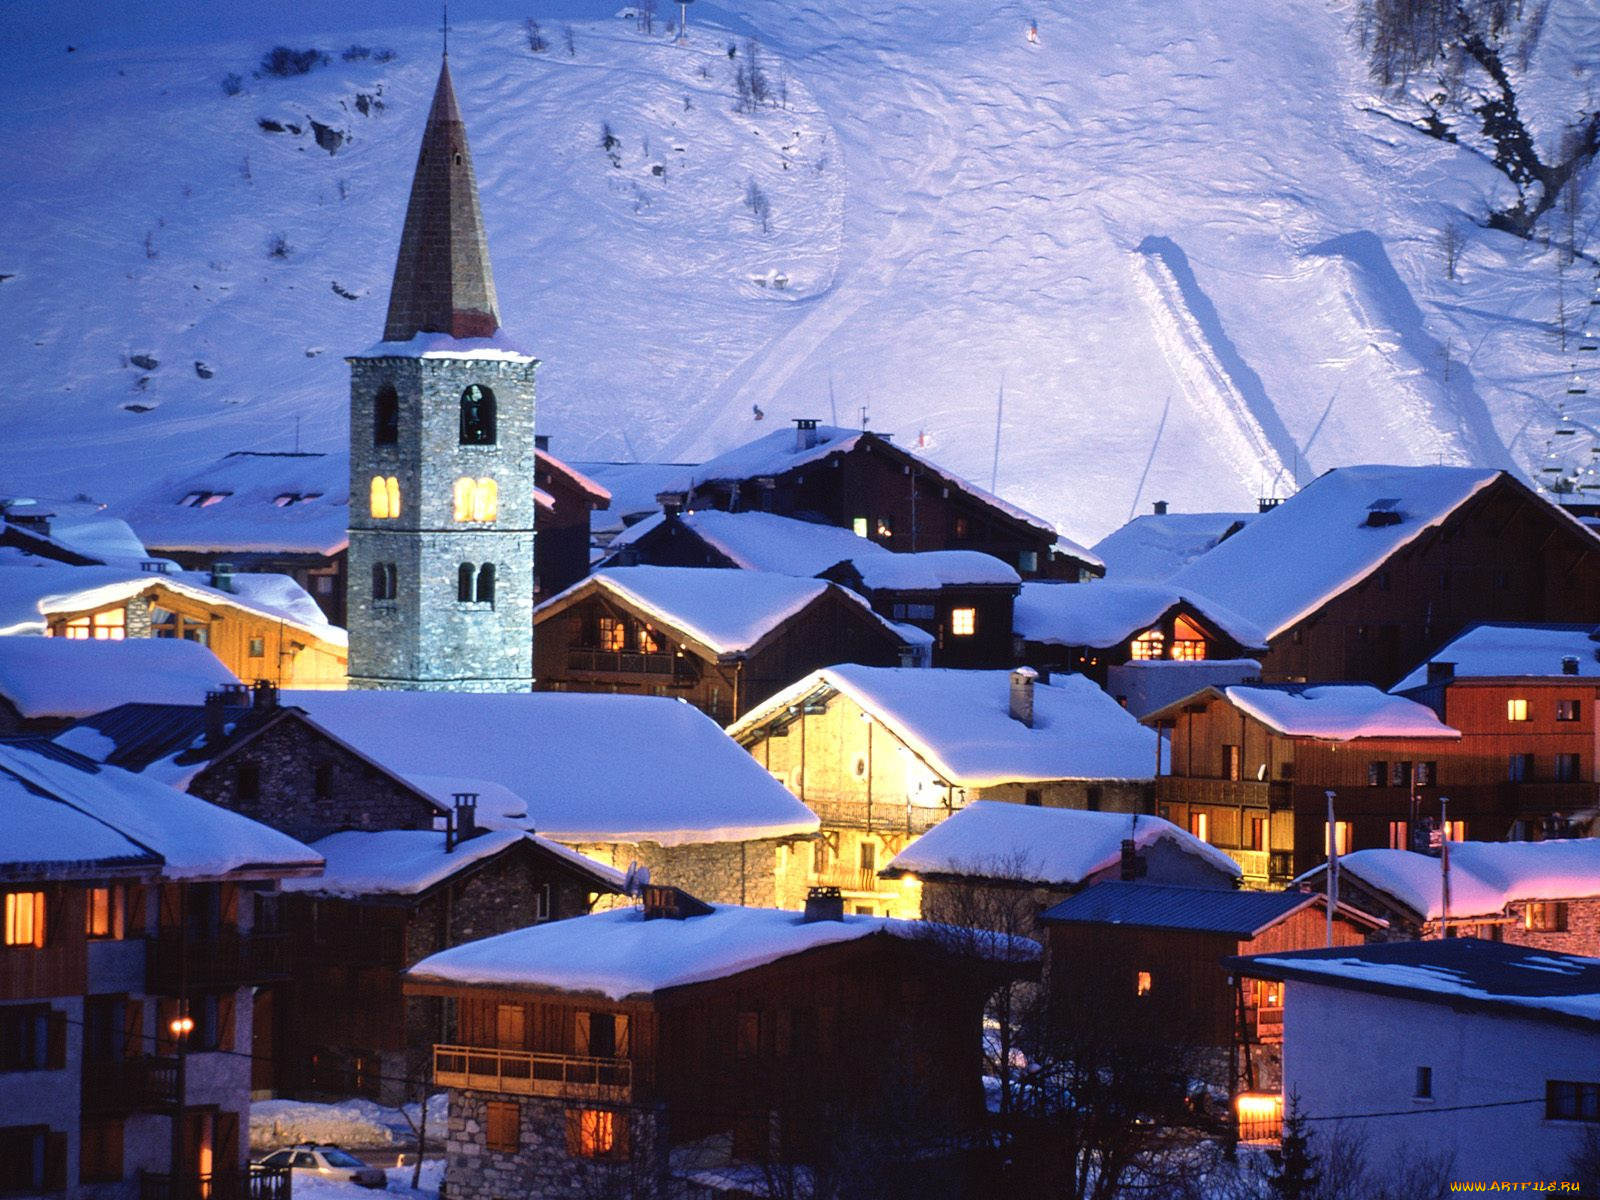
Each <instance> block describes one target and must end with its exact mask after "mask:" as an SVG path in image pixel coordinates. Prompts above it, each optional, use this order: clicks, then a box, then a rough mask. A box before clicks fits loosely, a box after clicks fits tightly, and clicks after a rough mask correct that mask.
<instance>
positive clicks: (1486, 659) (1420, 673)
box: [1390, 624, 1600, 692]
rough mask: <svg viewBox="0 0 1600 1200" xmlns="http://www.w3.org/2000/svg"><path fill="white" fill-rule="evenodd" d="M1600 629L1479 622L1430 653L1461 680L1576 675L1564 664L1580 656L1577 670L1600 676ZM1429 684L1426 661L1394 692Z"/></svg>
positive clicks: (1580, 674)
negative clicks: (1482, 623) (1566, 670)
mask: <svg viewBox="0 0 1600 1200" xmlns="http://www.w3.org/2000/svg"><path fill="white" fill-rule="evenodd" d="M1597 634H1600V628H1597V627H1596V626H1593V625H1498V624H1486V625H1474V626H1473V627H1472V628H1471V629H1469V630H1467V631H1466V632H1465V633H1463V634H1461V635H1460V636H1459V637H1457V638H1456V639H1455V640H1454V641H1452V642H1450V643H1449V644H1448V645H1446V646H1444V647H1443V648H1441V649H1439V650H1437V651H1435V652H1434V653H1433V654H1432V655H1430V656H1429V661H1430V662H1438V663H1450V664H1452V666H1453V667H1454V677H1455V678H1457V679H1538V678H1572V676H1571V675H1567V674H1566V673H1565V670H1564V668H1563V666H1562V663H1563V661H1564V660H1566V659H1569V658H1571V659H1576V660H1577V670H1576V671H1575V672H1574V674H1575V675H1576V676H1577V677H1579V678H1583V679H1590V680H1593V679H1596V678H1600V636H1597ZM1427 682H1428V664H1427V663H1423V664H1422V665H1421V666H1419V667H1418V668H1417V669H1416V670H1415V671H1413V672H1411V674H1409V675H1407V676H1406V677H1405V678H1404V679H1402V680H1401V681H1400V682H1399V683H1397V684H1395V685H1394V687H1393V688H1391V689H1390V690H1391V691H1394V692H1408V691H1410V690H1411V689H1412V688H1419V687H1422V686H1423V685H1424V684H1426V683H1427Z"/></svg>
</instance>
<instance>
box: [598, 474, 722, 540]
mask: <svg viewBox="0 0 1600 1200" xmlns="http://www.w3.org/2000/svg"><path fill="white" fill-rule="evenodd" d="M573 466H575V467H577V468H578V469H579V470H581V471H582V472H583V473H584V474H585V475H587V476H588V477H589V478H590V479H592V480H594V481H595V482H596V483H597V484H599V485H600V486H601V487H603V488H605V489H606V490H607V491H608V492H610V493H611V507H610V508H609V509H607V510H606V516H604V517H596V518H595V520H594V523H593V528H594V531H595V532H596V533H608V532H613V531H618V530H622V529H624V528H625V527H627V519H628V518H630V517H632V518H637V517H639V516H640V515H641V514H645V515H648V514H659V512H660V508H661V506H660V504H659V502H658V501H657V500H656V496H657V495H658V494H659V493H661V492H663V491H669V490H671V487H672V485H673V484H675V483H677V482H679V481H680V480H682V478H683V477H684V474H685V473H686V472H688V471H690V470H692V469H693V464H691V463H648V462H646V463H641V462H578V463H574V464H573Z"/></svg>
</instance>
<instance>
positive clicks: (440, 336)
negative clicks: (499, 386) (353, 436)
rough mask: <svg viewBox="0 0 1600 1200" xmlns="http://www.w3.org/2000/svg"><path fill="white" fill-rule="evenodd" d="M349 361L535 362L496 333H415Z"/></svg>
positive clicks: (363, 352)
mask: <svg viewBox="0 0 1600 1200" xmlns="http://www.w3.org/2000/svg"><path fill="white" fill-rule="evenodd" d="M349 357H350V358H353V359H354V358H478V359H485V360H493V361H496V362H537V361H538V359H536V358H534V356H533V355H531V354H529V353H527V352H526V351H524V350H523V349H522V347H520V346H518V345H517V344H516V343H515V342H513V341H512V340H511V339H510V338H509V337H507V336H506V332H505V330H504V329H496V330H495V331H494V333H493V334H492V335H490V336H489V337H482V338H458V337H451V336H450V335H449V334H448V333H419V334H417V335H416V336H415V337H413V338H410V339H408V340H407V341H404V342H378V343H376V344H374V345H371V346H368V347H367V348H366V349H365V350H363V351H362V352H361V353H360V354H352V355H350V356H349Z"/></svg>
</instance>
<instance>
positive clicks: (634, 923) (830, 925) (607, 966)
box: [406, 905, 1039, 1000]
mask: <svg viewBox="0 0 1600 1200" xmlns="http://www.w3.org/2000/svg"><path fill="white" fill-rule="evenodd" d="M936 930H937V927H936V926H930V925H927V924H924V923H923V922H921V921H897V920H894V919H893V918H890V917H862V916H855V915H850V916H847V917H845V919H844V920H842V921H812V922H809V923H807V922H806V921H805V920H804V918H803V916H802V915H801V914H800V913H797V912H784V911H780V910H778V909H772V908H739V907H736V906H733V905H714V906H712V911H711V912H710V913H709V914H708V915H706V916H700V917H690V918H688V919H687V920H683V921H675V920H671V919H657V920H652V921H647V920H645V919H644V915H643V913H642V911H641V910H639V909H637V908H620V909H614V910H612V911H611V912H603V913H594V914H591V915H589V916H586V917H574V918H573V919H571V920H568V921H552V922H550V923H549V924H545V925H535V926H533V927H532V928H529V929H518V930H514V931H513V932H511V933H504V934H501V935H500V936H498V937H492V938H485V939H483V940H482V941H480V942H469V943H468V944H467V945H465V946H456V947H454V948H453V949H450V950H445V951H442V952H441V953H439V954H435V955H432V956H431V957H429V958H425V959H423V960H422V961H421V962H419V963H418V964H417V965H416V966H414V967H412V968H411V970H410V971H408V972H407V973H406V974H407V977H408V978H410V979H414V980H438V981H440V982H446V983H463V984H498V985H502V986H521V987H533V988H552V989H556V990H559V991H564V992H583V993H598V994H600V995H602V996H606V997H608V998H610V999H612V1000H624V999H627V998H628V997H630V996H648V995H649V994H650V993H652V992H659V991H662V990H664V989H666V988H675V987H683V986H684V985H685V984H690V983H703V982H705V981H706V980H709V979H723V978H726V977H727V976H730V975H737V974H739V973H740V972H741V971H749V970H751V969H753V968H755V967H760V966H765V965H766V964H767V963H771V962H776V961H778V960H779V959H783V958H789V957H791V956H793V955H796V954H803V953H804V952H805V951H807V950H813V949H816V948H817V947H819V946H828V945H832V944H834V943H836V942H849V941H855V940H858V939H860V938H865V937H872V936H875V935H877V936H887V937H897V938H905V939H907V940H912V941H915V940H919V939H925V938H930V937H933V938H934V939H935V944H937V941H936V932H935V931H936ZM963 947H965V942H963ZM1003 949H1004V950H1005V951H1006V952H1007V953H1006V957H1007V959H1008V960H1009V961H1013V962H1026V961H1032V960H1034V959H1037V958H1038V956H1039V947H1038V945H1037V944H1036V943H1034V942H1031V941H1028V940H1026V939H1024V938H1015V937H1013V938H1008V939H1006V945H1005V946H1004V948H1003ZM997 957H998V955H997Z"/></svg>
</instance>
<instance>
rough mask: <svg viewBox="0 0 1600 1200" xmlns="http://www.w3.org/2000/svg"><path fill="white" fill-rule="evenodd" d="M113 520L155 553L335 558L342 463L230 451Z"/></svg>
mask: <svg viewBox="0 0 1600 1200" xmlns="http://www.w3.org/2000/svg"><path fill="white" fill-rule="evenodd" d="M118 512H119V514H120V515H121V516H123V517H125V518H126V519H127V521H128V523H129V524H130V525H132V526H133V528H134V529H136V530H137V531H138V532H139V536H140V537H142V538H143V539H144V541H145V544H146V545H150V546H155V547H157V548H158V549H160V550H168V551H181V552H187V553H195V554H208V553H222V554H249V553H274V552H276V553H290V554H319V555H332V554H337V553H338V552H339V551H341V550H343V549H344V548H345V546H346V545H347V544H348V542H349V536H348V532H347V529H348V526H349V524H350V455H349V452H348V451H339V452H338V453H334V454H309V453H304V454H303V453H288V452H283V453H267V452H258V451H254V450H238V451H235V452H234V453H232V454H228V455H225V456H224V457H222V458H220V459H218V460H216V461H215V462H212V463H208V464H206V465H205V466H204V467H201V468H199V469H198V470H194V471H188V472H185V473H184V474H182V475H178V476H174V477H173V478H171V479H167V480H164V481H163V482H161V483H158V484H156V485H155V486H153V487H151V488H148V489H146V490H145V491H143V492H141V493H140V494H139V495H137V496H135V497H134V498H133V499H132V500H130V501H128V502H127V503H126V504H124V505H122V506H121V507H120V508H119V509H118Z"/></svg>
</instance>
